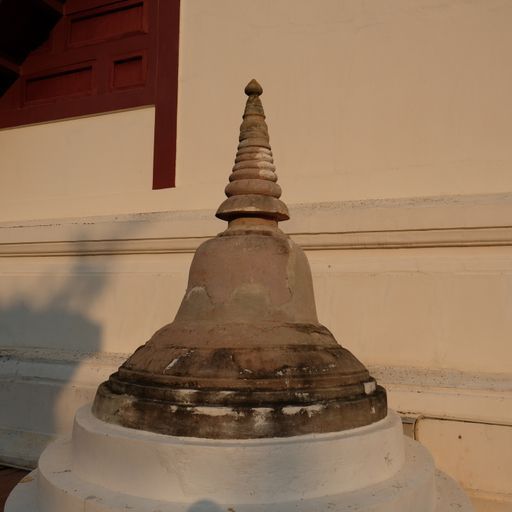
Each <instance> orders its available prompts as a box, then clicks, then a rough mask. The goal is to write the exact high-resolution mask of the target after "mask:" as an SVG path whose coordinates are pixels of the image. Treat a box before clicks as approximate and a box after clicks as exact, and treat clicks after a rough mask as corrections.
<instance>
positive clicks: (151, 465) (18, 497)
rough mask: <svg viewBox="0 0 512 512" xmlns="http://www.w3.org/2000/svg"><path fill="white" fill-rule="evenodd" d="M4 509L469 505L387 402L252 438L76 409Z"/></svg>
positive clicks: (258, 511)
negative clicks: (382, 414) (192, 433)
mask: <svg viewBox="0 0 512 512" xmlns="http://www.w3.org/2000/svg"><path fill="white" fill-rule="evenodd" d="M5 510H6V512H121V511H124V512H126V511H129V510H133V511H134V512H221V511H223V512H292V511H293V512H324V511H325V512H328V511H329V512H341V511H344V512H345V511H346V512H348V511H356V510H357V511H359V512H401V511H414V512H448V511H452V510H453V511H455V510H456V511H457V512H466V511H471V510H473V509H472V507H471V504H470V502H469V500H468V498H467V497H466V496H465V494H464V493H463V492H462V491H461V490H460V489H459V487H458V485H457V484H456V483H455V482H454V481H453V480H451V479H450V478H448V477H446V476H445V475H442V474H440V473H439V472H436V470H435V467H434V464H433V461H432V458H431V457H430V455H429V453H428V452H427V450H426V449H425V448H423V447H422V446H421V445H420V444H419V443H417V442H415V441H412V440H410V439H408V438H405V437H404V436H403V434H402V426H401V423H400V419H399V417H398V416H397V414H396V413H394V412H392V411H390V412H389V414H388V416H387V417H386V418H385V419H384V420H382V421H380V422H378V423H375V424H373V425H370V426H367V427H362V428H357V429H353V430H349V431H343V432H339V433H331V434H312V435H304V436H297V437H290V438H272V439H255V440H211V439H197V438H186V437H171V436H164V435H160V434H153V433H150V432H143V431H138V430H132V429H127V428H124V427H119V426H115V425H110V424H107V423H104V422H102V421H99V420H98V419H96V418H95V417H94V416H93V415H92V414H91V412H90V407H84V408H82V409H80V410H79V411H78V413H77V415H76V418H75V425H74V429H73V435H72V437H71V439H60V440H58V441H56V442H55V443H53V444H52V445H50V446H49V447H48V448H47V449H46V450H45V451H44V453H43V454H42V455H41V458H40V460H39V468H38V469H37V470H36V471H34V472H32V473H31V474H30V475H29V476H28V477H26V478H25V479H23V481H22V482H20V483H19V484H18V485H17V486H16V488H15V489H14V491H13V492H12V494H11V495H10V497H9V499H8V501H7V504H6V509H5Z"/></svg>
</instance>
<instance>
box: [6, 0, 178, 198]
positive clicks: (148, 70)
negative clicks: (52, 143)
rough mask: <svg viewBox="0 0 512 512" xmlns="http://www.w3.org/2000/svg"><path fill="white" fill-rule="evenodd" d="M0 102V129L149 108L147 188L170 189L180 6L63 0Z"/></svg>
mask: <svg viewBox="0 0 512 512" xmlns="http://www.w3.org/2000/svg"><path fill="white" fill-rule="evenodd" d="M62 9H63V16H62V17H61V19H60V20H59V21H58V22H57V24H56V25H55V26H54V28H53V29H52V31H51V33H50V36H49V38H48V39H47V40H46V41H45V42H44V43H43V44H42V45H41V46H39V48H37V49H36V50H34V51H33V52H31V53H30V54H29V55H28V57H27V58H26V59H25V60H24V62H23V63H22V64H21V66H20V67H19V77H18V79H17V80H16V81H15V82H14V83H13V84H12V85H11V86H10V87H9V89H8V90H7V91H6V92H5V93H4V95H3V96H2V97H1V98H0V128H6V127H12V126H19V125H25V124H31V123H39V122H44V121H50V120H55V119H63V118H67V117H76V116H83V115H90V114H97V113H100V112H110V111H115V110H120V109H127V108H133V107H139V106H144V105H155V150H154V169H153V188H155V189H159V188H168V187H173V186H174V183H175V180H174V177H175V172H174V171H175V157H176V109H177V85H178V42H179V0H118V1H112V0H110V1H107V0H68V1H67V2H66V3H65V4H64V5H63V8H62Z"/></svg>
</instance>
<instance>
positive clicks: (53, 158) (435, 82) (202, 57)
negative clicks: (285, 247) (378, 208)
mask: <svg viewBox="0 0 512 512" xmlns="http://www.w3.org/2000/svg"><path fill="white" fill-rule="evenodd" d="M511 20H512V4H510V3H509V2H502V1H500V0H479V1H471V2H467V1H462V0H460V1H459V0H454V1H451V2H445V3H439V2H438V1H437V0H414V1H411V0H386V1H378V0H373V1H370V2H363V1H360V0H353V1H347V2H341V1H339V0H320V1H315V2H312V1H309V0H262V1H260V2H257V3H256V4H255V3H254V2H252V1H249V0H216V1H215V2H212V1H211V0H186V1H183V2H182V13H181V33H180V52H181V53H180V72H179V105H178V107H179V116H178V156H177V184H178V186H177V188H176V189H173V190H162V191H151V190H150V188H151V172H152V171H151V168H152V141H153V110H152V109H151V108H147V109H140V110H136V111H133V112H121V113H115V114H107V115H103V116H97V117H92V118H86V119H76V120H67V121H59V122H56V123H50V124H46V125H40V126H31V127H22V128H18V129H15V130H3V131H0V166H1V168H2V173H1V176H0V180H1V181H0V217H1V218H2V219H4V220H16V219H29V218H52V217H60V216H81V215H94V214H110V213H120V212H124V213H127V212H140V211H161V210H174V209H179V210H184V209H201V208H214V207H216V206H217V205H218V203H219V201H220V200H221V198H222V192H221V191H222V189H223V186H224V182H225V180H226V175H227V173H228V172H229V170H230V168H231V165H232V160H233V157H234V152H235V148H236V137H237V130H238V125H239V123H240V116H241V113H242V108H243V102H244V95H243V93H242V89H243V86H244V85H245V83H246V82H247V81H248V80H249V79H250V78H252V77H256V78H257V79H258V80H260V81H261V83H262V84H263V87H264V89H265V93H264V96H263V100H264V105H265V108H266V110H267V113H268V119H269V123H270V134H271V140H272V143H273V147H274V153H275V159H276V163H277V168H278V172H279V176H280V183H281V184H282V186H283V188H284V198H285V199H286V200H287V201H288V202H289V203H298V202H317V201H339V200H356V199H367V198H383V197H413V196H430V195H444V194H477V193H478V194H481V193H495V192H507V191H510V190H511V188H512V174H511V173H510V172H509V169H510V167H511V165H512V145H511V144H510V140H511V138H512V102H511V101H510V99H509V98H510V90H511V89H512V68H511V67H510V65H509V63H510V61H511V60H512V33H511V32H510V30H509V27H510V23H511Z"/></svg>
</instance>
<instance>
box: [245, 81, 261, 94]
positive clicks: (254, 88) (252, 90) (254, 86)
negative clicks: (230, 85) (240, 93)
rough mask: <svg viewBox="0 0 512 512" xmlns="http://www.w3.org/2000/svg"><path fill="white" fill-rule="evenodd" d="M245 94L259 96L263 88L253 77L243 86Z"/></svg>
mask: <svg viewBox="0 0 512 512" xmlns="http://www.w3.org/2000/svg"><path fill="white" fill-rule="evenodd" d="M245 94H247V96H261V95H262V94H263V88H262V87H261V85H260V84H259V83H258V81H257V80H255V79H254V78H253V79H252V80H251V81H250V82H249V83H248V84H247V85H246V86H245Z"/></svg>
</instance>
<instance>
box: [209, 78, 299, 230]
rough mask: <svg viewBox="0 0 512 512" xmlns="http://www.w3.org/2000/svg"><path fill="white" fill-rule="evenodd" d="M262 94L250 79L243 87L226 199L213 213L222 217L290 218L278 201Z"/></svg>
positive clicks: (259, 88) (284, 206) (231, 218)
mask: <svg viewBox="0 0 512 512" xmlns="http://www.w3.org/2000/svg"><path fill="white" fill-rule="evenodd" d="M262 93H263V88H262V87H261V85H260V84H259V83H258V82H257V81H256V80H254V79H253V80H251V81H250V82H249V83H248V84H247V86H246V87H245V94H247V96H248V98H247V103H246V105H245V111H244V115H243V121H242V124H241V126H240V137H239V141H240V143H239V144H238V151H237V154H236V158H235V165H234V167H233V172H232V173H231V176H230V177H229V181H230V183H229V185H228V186H227V187H226V190H225V193H226V196H227V197H228V199H226V200H225V201H224V202H223V203H222V204H221V205H220V206H219V209H218V210H217V213H216V216H217V217H218V218H219V219H222V220H227V221H233V220H235V219H238V218H241V217H252V218H260V219H265V220H273V221H282V220H288V219H289V218H290V216H289V214H288V208H287V207H286V205H285V204H284V203H283V202H282V201H280V200H279V197H280V196H281V187H280V186H279V185H278V184H277V183H276V181H277V176H276V173H275V169H276V168H275V165H274V159H273V158H272V151H271V149H270V142H269V136H268V128H267V123H266V122H265V112H264V111H263V105H262V104H261V100H260V95H261V94H262Z"/></svg>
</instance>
